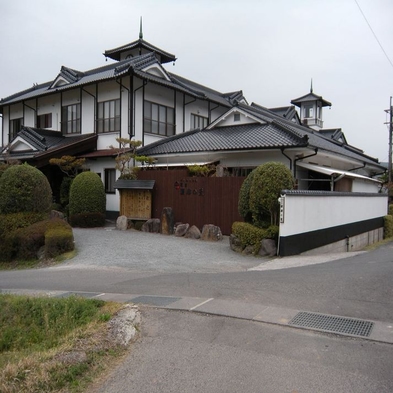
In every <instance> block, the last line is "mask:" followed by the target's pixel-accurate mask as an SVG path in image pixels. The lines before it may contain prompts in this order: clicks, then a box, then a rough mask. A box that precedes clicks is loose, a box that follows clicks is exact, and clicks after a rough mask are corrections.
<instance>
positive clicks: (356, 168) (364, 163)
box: [348, 162, 366, 172]
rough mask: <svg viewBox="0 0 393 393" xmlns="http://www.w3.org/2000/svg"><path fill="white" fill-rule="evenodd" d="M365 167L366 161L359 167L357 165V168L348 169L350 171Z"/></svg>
mask: <svg viewBox="0 0 393 393" xmlns="http://www.w3.org/2000/svg"><path fill="white" fill-rule="evenodd" d="M365 167H366V163H365V162H364V163H363V165H362V166H359V167H356V168H352V169H348V172H351V171H356V170H357V169H363V168H365Z"/></svg>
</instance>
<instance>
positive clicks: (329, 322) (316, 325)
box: [289, 311, 374, 337]
mask: <svg viewBox="0 0 393 393" xmlns="http://www.w3.org/2000/svg"><path fill="white" fill-rule="evenodd" d="M289 325H292V326H299V327H306V328H310V329H317V330H323V331H327V332H332V333H343V334H351V335H353V336H362V337H368V336H370V334H371V330H372V328H373V326H374V323H373V322H369V321H362V320H360V319H351V318H344V317H337V316H332V315H323V314H316V313H310V312H304V311H301V312H299V313H298V314H296V315H295V317H294V318H293V319H292V320H291V321H290V322H289Z"/></svg>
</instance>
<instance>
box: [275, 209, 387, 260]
mask: <svg viewBox="0 0 393 393" xmlns="http://www.w3.org/2000/svg"><path fill="white" fill-rule="evenodd" d="M383 226H384V221H383V217H379V218H373V219H371V220H365V221H359V222H354V223H351V224H345V225H339V226H336V227H331V228H325V229H319V230H317V231H311V232H305V233H299V234H297V235H293V236H281V237H280V249H279V255H280V256H281V257H286V256H289V255H297V254H301V253H302V252H305V251H308V250H312V249H314V248H318V247H322V246H326V245H327V244H331V243H335V242H338V241H340V240H344V239H346V238H348V237H352V236H357V235H360V234H361V233H365V232H369V231H373V230H375V229H379V228H383Z"/></svg>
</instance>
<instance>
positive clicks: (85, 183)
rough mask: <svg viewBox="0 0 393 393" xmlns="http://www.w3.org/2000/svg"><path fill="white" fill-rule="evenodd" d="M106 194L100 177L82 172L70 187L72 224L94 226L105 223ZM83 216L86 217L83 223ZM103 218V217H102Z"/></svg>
mask: <svg viewBox="0 0 393 393" xmlns="http://www.w3.org/2000/svg"><path fill="white" fill-rule="evenodd" d="M105 208H106V195H105V190H104V185H103V184H102V181H101V179H100V177H99V176H98V175H97V174H96V173H93V172H82V173H80V174H79V175H78V176H77V177H76V178H75V179H74V181H73V182H72V184H71V188H70V204H69V214H70V223H71V225H72V226H81V227H94V226H103V225H104V224H105ZM83 218H85V219H86V221H85V223H83ZM102 218H104V219H102Z"/></svg>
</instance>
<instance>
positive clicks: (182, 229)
mask: <svg viewBox="0 0 393 393" xmlns="http://www.w3.org/2000/svg"><path fill="white" fill-rule="evenodd" d="M189 227H190V224H178V225H176V229H175V236H177V237H182V236H184V235H185V234H186V232H187V231H188V228H189Z"/></svg>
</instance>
